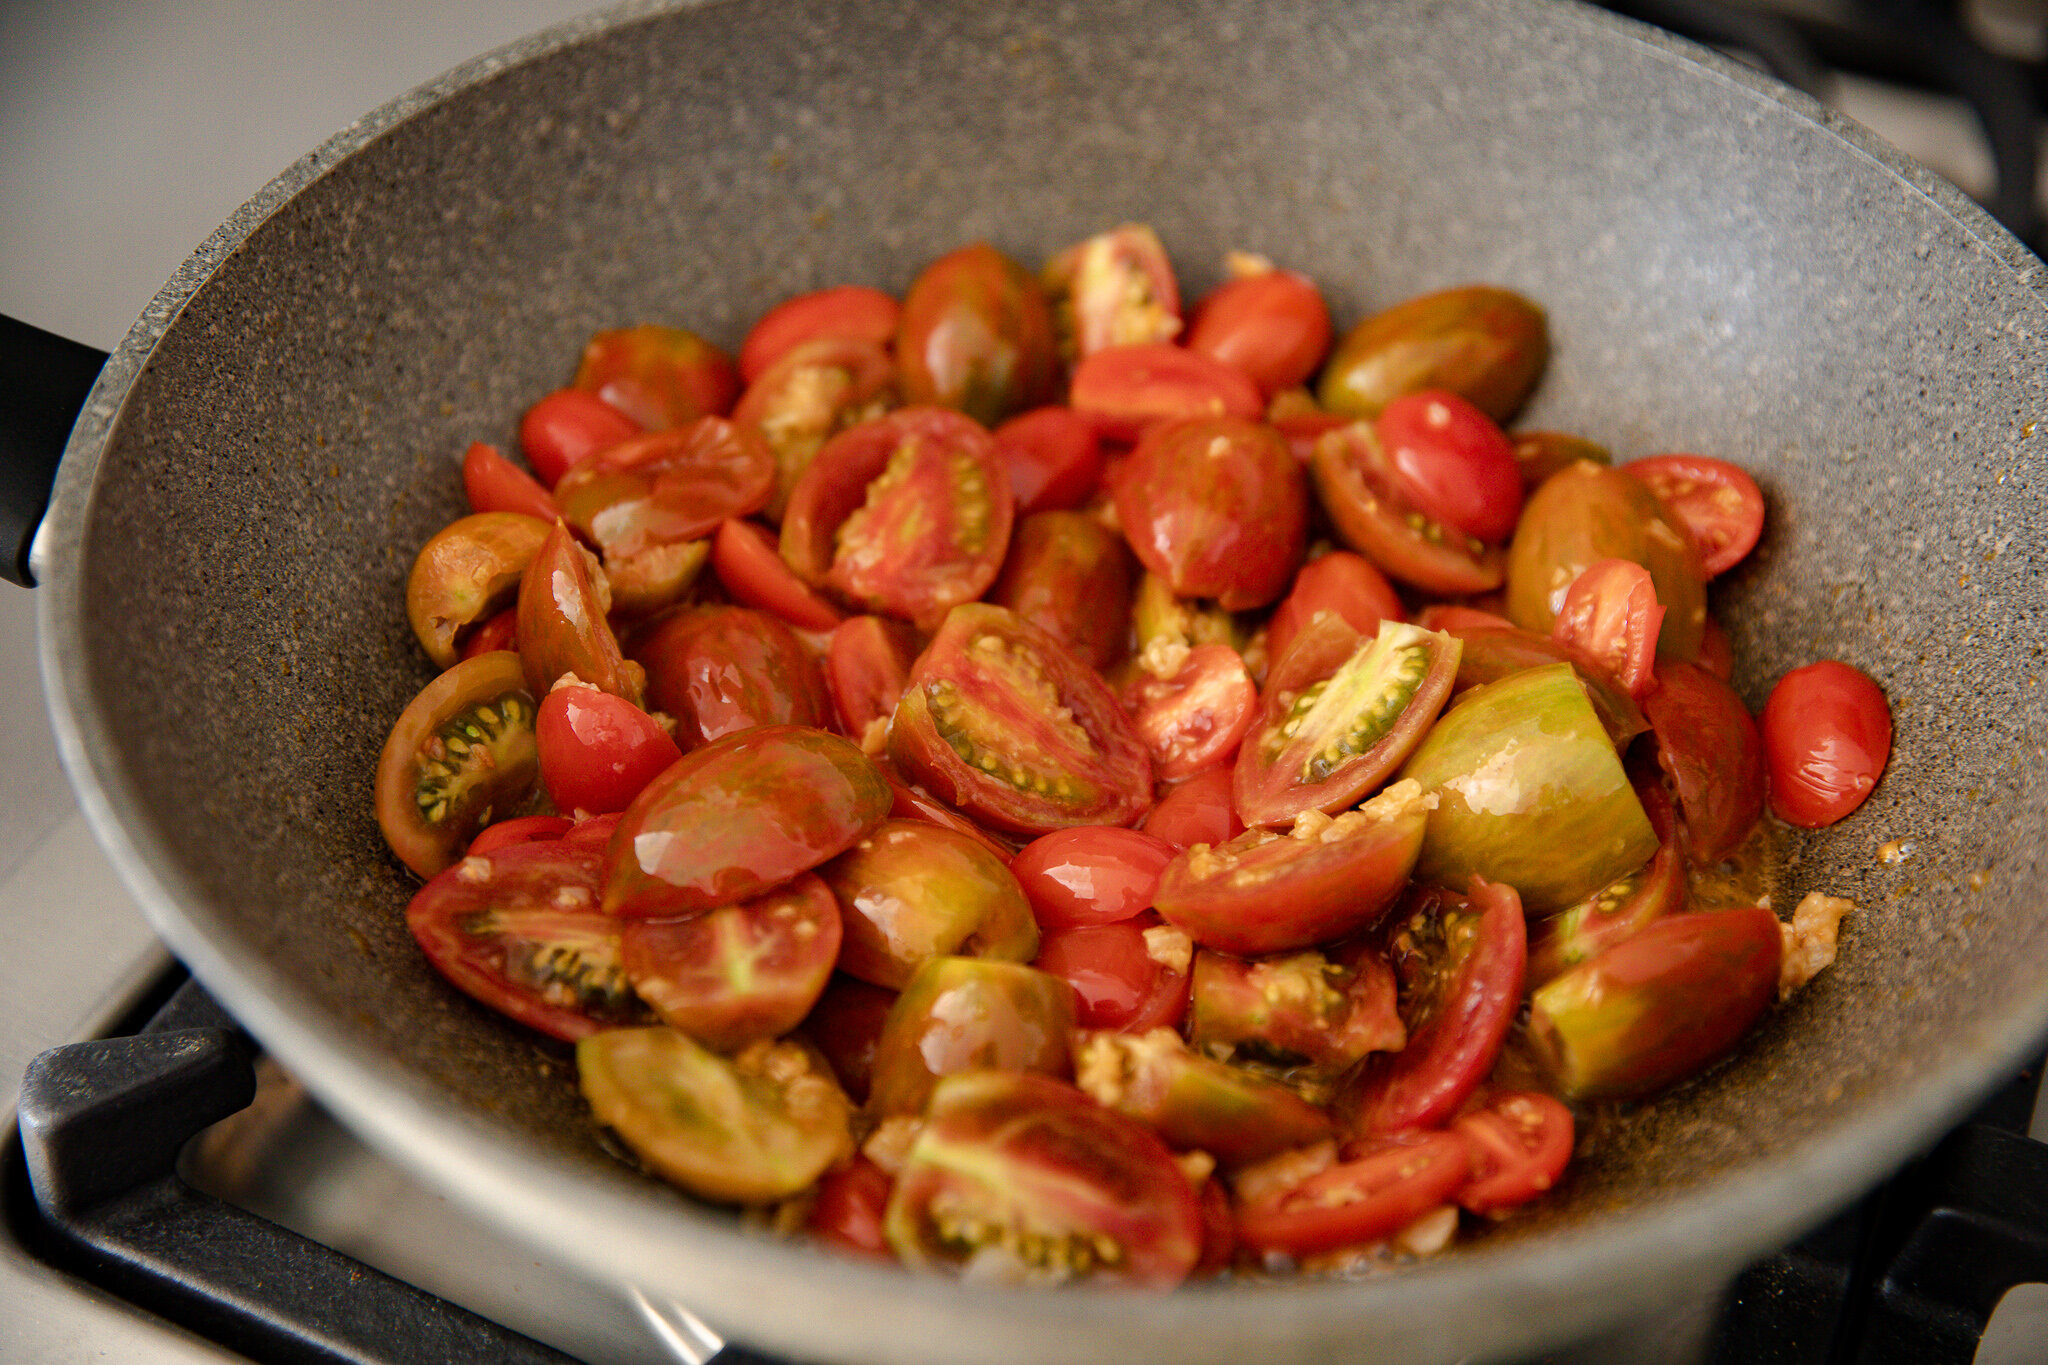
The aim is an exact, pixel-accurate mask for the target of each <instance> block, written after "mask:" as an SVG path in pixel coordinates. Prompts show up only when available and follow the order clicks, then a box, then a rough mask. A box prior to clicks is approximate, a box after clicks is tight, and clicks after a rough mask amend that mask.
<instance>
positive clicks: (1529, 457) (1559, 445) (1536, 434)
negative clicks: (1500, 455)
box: [1514, 431, 1614, 492]
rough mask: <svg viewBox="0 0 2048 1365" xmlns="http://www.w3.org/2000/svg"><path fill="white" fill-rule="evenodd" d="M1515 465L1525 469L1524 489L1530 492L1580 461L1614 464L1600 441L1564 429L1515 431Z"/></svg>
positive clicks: (1611, 455) (1522, 469)
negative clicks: (1590, 439) (1574, 434)
mask: <svg viewBox="0 0 2048 1365" xmlns="http://www.w3.org/2000/svg"><path fill="white" fill-rule="evenodd" d="M1514 440H1515V465H1516V467H1517V468H1519V469H1520V470H1521V471H1522V488H1523V491H1524V492H1528V491H1531V490H1533V489H1535V487H1536V486H1537V485H1538V484H1540V483H1542V482H1543V481H1544V480H1545V479H1548V478H1549V477H1550V476H1551V475H1552V474H1556V473H1558V472H1559V471H1561V470H1565V469H1569V468H1570V467H1571V466H1573V465H1575V464H1577V463H1578V462H1579V461H1581V460H1591V461H1592V462H1593V463H1594V464H1613V463H1614V455H1613V454H1612V453H1611V452H1610V451H1609V450H1608V449H1607V447H1606V446H1603V445H1601V444H1600V443H1598V442H1597V441H1589V440H1587V439H1586V438H1585V437H1583V436H1573V435H1572V434H1570V433H1569V432H1563V431H1518V432H1516V433H1515V438H1514Z"/></svg>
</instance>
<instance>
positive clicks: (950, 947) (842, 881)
mask: <svg viewBox="0 0 2048 1365" xmlns="http://www.w3.org/2000/svg"><path fill="white" fill-rule="evenodd" d="M819 875H820V876H822V877H823V878H824V879H825V884H826V885H827V886H830V887H831V888H832V894H833V895H835V896H837V897H838V898H839V907H840V917H841V919H842V920H843V921H844V922H845V928H846V937H845V942H844V944H843V945H842V947H841V948H840V951H839V970H841V971H843V972H846V973H847V974H848V975H851V976H857V977H859V978H860V979H861V980H863V981H872V982H874V983H875V984H876V985H877V986H886V987H888V988H889V989H890V990H902V989H903V984H904V983H905V982H906V981H908V980H909V979H910V978H911V977H912V976H913V975H915V974H916V973H917V972H918V971H919V970H920V969H921V968H922V967H923V966H924V965H925V963H927V962H929V961H931V960H932V959H933V958H935V957H977V958H994V959H1000V960H1002V961H1006V962H1028V961H1030V960H1031V957H1032V955H1033V954H1035V953H1036V952H1037V951H1038V923H1037V921H1036V920H1034V919H1033V918H1032V917H1031V902H1030V901H1028V900H1026V899H1025V897H1024V891H1023V888H1021V887H1019V886H1018V885H1017V879H1016V878H1015V877H1013V876H1011V875H1010V871H1009V868H1008V867H1007V866H1005V864H1004V863H1003V860H1002V859H1000V858H998V857H997V856H995V854H993V853H991V852H990V851H989V850H988V849H987V848H986V847H984V846H983V844H982V843H981V842H980V841H978V840H976V839H973V838H971V837H969V836H968V835H966V834H963V833H961V832H959V831H957V830H953V829H948V828H946V827H944V826H942V825H934V824H930V823H927V822H925V821H921V820H894V819H891V820H884V821H882V823H881V824H880V825H878V826H876V827H875V828H874V829H873V830H871V831H869V832H867V833H866V834H863V835H862V836H861V837H860V838H858V839H856V840H855V841H854V842H853V845H852V846H851V847H850V848H848V849H847V850H846V851H845V852H843V853H841V854H839V856H837V857H835V858H833V859H832V860H831V861H829V862H827V863H825V864H824V865H823V866H822V867H821V868H820V869H819Z"/></svg>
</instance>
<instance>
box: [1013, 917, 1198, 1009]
mask: <svg viewBox="0 0 2048 1365" xmlns="http://www.w3.org/2000/svg"><path fill="white" fill-rule="evenodd" d="M1147 920H1151V921H1152V922H1153V923H1155V924H1156V923H1157V919H1156V917H1154V916H1150V915H1148V916H1145V917H1143V918H1142V919H1128V920H1122V921H1119V922H1117V923H1115V924H1085V925H1080V926H1077V927H1075V928H1071V929H1060V930H1057V931H1055V932H1052V933H1049V934H1047V935H1045V937H1044V938H1042V939H1040V940H1039V944H1038V956H1037V957H1036V958H1034V959H1032V963H1031V965H1032V966H1034V967H1036V968H1038V969H1039V970H1040V971H1042V972H1050V973H1051V974H1052V975H1054V976H1056V977H1059V978H1060V979H1061V980H1063V981H1065V982H1066V983H1067V984H1068V985H1070V986H1072V987H1073V988H1074V1000H1075V1011H1074V1021H1075V1023H1076V1024H1078V1025H1079V1026H1080V1027H1082V1028H1095V1029H1128V1030H1130V1031H1131V1032H1133V1033H1142V1032H1144V1031H1145V1030H1147V1029H1154V1028H1167V1029H1170V1028H1174V1027H1177V1026H1178V1025H1179V1024H1180V1020H1181V1016H1182V1015H1183V1014H1185V1013H1186V1012H1187V1004H1188V976H1187V973H1186V972H1180V971H1175V970H1173V969H1172V968H1171V967H1168V966H1167V965H1166V964H1165V963H1163V962H1161V961H1159V959H1157V958H1155V957H1153V956H1152V955H1151V953H1150V952H1149V951H1147V947H1146V942H1145V929H1146V927H1147V925H1146V921H1147Z"/></svg>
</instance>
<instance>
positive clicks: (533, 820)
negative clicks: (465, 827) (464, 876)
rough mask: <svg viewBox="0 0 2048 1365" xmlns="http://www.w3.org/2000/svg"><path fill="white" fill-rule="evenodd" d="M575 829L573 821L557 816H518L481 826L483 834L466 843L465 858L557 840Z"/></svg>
mask: <svg viewBox="0 0 2048 1365" xmlns="http://www.w3.org/2000/svg"><path fill="white" fill-rule="evenodd" d="M574 828H575V821H573V820H570V819H569V818H568V817H566V816H561V815H521V816H518V817H516V818H514V819H511V820H499V821H497V822H495V823H493V824H489V825H486V826H484V829H483V833H481V834H479V835H477V836H476V838H474V839H471V840H470V841H469V849H468V853H467V856H472V857H473V856H475V855H477V854H481V853H494V852H496V851H497V850H498V849H501V848H510V847H512V846H513V845H514V844H532V843H540V842H542V841H543V840H547V839H559V838H561V837H562V836H563V835H564V834H567V833H568V832H569V831H570V830H571V829H574Z"/></svg>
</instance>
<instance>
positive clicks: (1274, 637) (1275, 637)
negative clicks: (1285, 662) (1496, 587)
mask: <svg viewBox="0 0 2048 1365" xmlns="http://www.w3.org/2000/svg"><path fill="white" fill-rule="evenodd" d="M1323 611H1329V612H1335V613H1336V614H1337V615H1338V616H1340V617H1342V618H1343V619H1344V623H1345V624H1346V625H1348V626H1350V627H1351V628H1352V629H1353V630H1355V631H1357V632H1358V633H1359V635H1361V636H1362V637H1364V638H1366V639H1371V638H1372V637H1373V636H1374V635H1377V634H1378V633H1379V629H1380V622H1382V621H1405V620H1407V619H1408V609H1407V608H1406V607H1404V606H1402V605H1401V598H1400V596H1399V595H1398V594H1396V593H1395V591H1394V585H1393V584H1391V583H1389V582H1387V576H1386V575H1385V574H1383V573H1381V572H1380V571H1379V570H1378V569H1376V568H1374V567H1373V565H1372V561H1371V560H1369V559H1367V558H1366V557H1365V556H1364V555H1360V554H1353V553H1352V552H1351V551H1349V550H1332V551H1330V552H1329V553H1328V554H1325V555H1319V556H1317V557H1316V558H1314V559H1311V560H1310V561H1309V562H1308V563H1306V564H1304V565H1302V566H1301V572H1299V573H1297V574H1295V575H1294V586H1293V587H1292V588H1291V589H1289V590H1288V593H1287V596H1286V598H1285V599H1284V600H1282V601H1281V603H1280V605H1279V607H1278V608H1277V609H1276V610H1275V611H1274V612H1273V619H1272V620H1270V621H1268V622H1267V623H1266V657H1267V658H1269V659H1278V658H1279V657H1280V656H1281V655H1283V654H1285V653H1286V652H1287V646H1288V645H1289V644H1291V643H1293V641H1294V637H1295V634H1296V633H1297V632H1298V631H1300V629H1301V628H1302V627H1303V626H1305V625H1307V624H1308V623H1309V622H1310V621H1312V620H1314V619H1315V616H1316V613H1317V612H1323ZM1502 624H1503V625H1505V624H1506V622H1502ZM1424 629H1426V630H1442V629H1444V627H1443V626H1437V625H1431V626H1425V627H1424Z"/></svg>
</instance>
